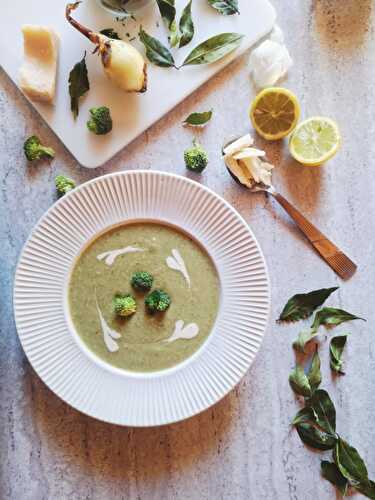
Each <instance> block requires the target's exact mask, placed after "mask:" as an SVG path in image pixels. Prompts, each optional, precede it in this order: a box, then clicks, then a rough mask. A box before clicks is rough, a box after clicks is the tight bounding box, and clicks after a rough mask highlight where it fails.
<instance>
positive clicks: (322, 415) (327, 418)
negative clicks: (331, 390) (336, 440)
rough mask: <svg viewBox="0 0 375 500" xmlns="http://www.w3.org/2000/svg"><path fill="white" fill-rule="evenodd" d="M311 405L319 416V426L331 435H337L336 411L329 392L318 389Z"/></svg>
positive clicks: (311, 400)
mask: <svg viewBox="0 0 375 500" xmlns="http://www.w3.org/2000/svg"><path fill="white" fill-rule="evenodd" d="M309 403H310V404H311V406H312V408H313V409H314V412H315V413H316V416H317V424H318V425H319V427H321V428H322V429H323V430H324V431H326V432H327V433H329V434H335V433H336V410H335V406H334V404H333V403H332V400H331V398H330V397H329V395H328V393H327V391H324V390H323V389H318V390H316V391H315V392H314V394H313V395H312V397H311V399H310V401H309Z"/></svg>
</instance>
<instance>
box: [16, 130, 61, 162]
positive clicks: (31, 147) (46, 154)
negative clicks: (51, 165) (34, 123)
mask: <svg viewBox="0 0 375 500" xmlns="http://www.w3.org/2000/svg"><path fill="white" fill-rule="evenodd" d="M23 150H24V152H25V156H26V158H27V159H28V160H29V161H34V160H40V159H41V158H54V157H55V151H54V150H53V149H52V148H48V147H47V146H43V145H42V144H41V142H40V139H39V137H37V136H36V135H32V136H31V137H29V138H28V139H26V141H25V143H24V145H23Z"/></svg>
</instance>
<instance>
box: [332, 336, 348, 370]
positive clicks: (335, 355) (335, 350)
mask: <svg viewBox="0 0 375 500" xmlns="http://www.w3.org/2000/svg"><path fill="white" fill-rule="evenodd" d="M348 335H349V334H348V333H345V334H342V335H337V336H336V337H333V338H332V339H331V342H330V344H329V356H330V366H331V369H332V370H333V371H334V372H337V373H340V374H341V375H344V372H343V371H342V370H341V367H342V360H341V356H342V353H343V351H344V347H345V344H346V339H347V337H348Z"/></svg>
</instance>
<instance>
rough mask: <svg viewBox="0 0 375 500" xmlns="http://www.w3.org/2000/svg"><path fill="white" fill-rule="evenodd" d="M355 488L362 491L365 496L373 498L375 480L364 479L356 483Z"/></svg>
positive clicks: (374, 496)
mask: <svg viewBox="0 0 375 500" xmlns="http://www.w3.org/2000/svg"><path fill="white" fill-rule="evenodd" d="M355 489H356V490H357V491H359V492H360V493H362V495H364V496H365V497H367V498H372V499H375V482H374V481H370V479H369V480H368V481H365V482H364V483H360V484H357V486H355Z"/></svg>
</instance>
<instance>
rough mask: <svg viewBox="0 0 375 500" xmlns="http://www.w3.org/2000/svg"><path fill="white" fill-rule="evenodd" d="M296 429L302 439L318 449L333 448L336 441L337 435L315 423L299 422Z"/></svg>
mask: <svg viewBox="0 0 375 500" xmlns="http://www.w3.org/2000/svg"><path fill="white" fill-rule="evenodd" d="M295 427H296V430H297V432H298V435H299V437H300V438H301V440H302V441H303V442H304V443H305V444H307V445H308V446H311V448H316V449H317V450H331V449H332V448H334V446H335V443H336V437H335V436H332V435H330V434H328V433H327V432H324V431H323V430H320V429H318V428H317V427H316V426H315V425H314V424H309V423H301V424H297V425H296V426H295Z"/></svg>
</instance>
